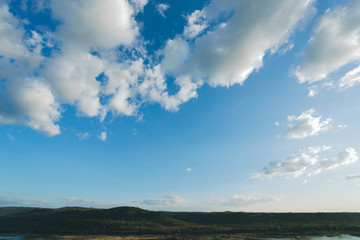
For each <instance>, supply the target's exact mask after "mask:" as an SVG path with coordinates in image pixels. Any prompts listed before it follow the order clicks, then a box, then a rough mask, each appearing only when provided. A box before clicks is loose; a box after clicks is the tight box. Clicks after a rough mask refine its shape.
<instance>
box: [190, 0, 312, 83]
mask: <svg viewBox="0 0 360 240" xmlns="http://www.w3.org/2000/svg"><path fill="white" fill-rule="evenodd" d="M312 3H313V1H308V0H302V1H296V2H292V1H275V2H269V1H257V2H252V1H242V0H240V1H239V0H226V1H224V0H213V1H212V2H211V4H209V5H208V6H206V7H205V8H203V9H202V10H201V12H196V13H193V14H192V15H190V16H189V17H188V19H189V20H190V22H189V26H188V27H187V28H185V35H186V36H189V34H190V36H193V35H196V33H197V31H198V30H202V29H204V28H205V25H204V24H205V23H204V22H201V21H200V23H197V24H196V22H199V20H198V19H199V18H200V19H201V18H206V21H207V22H210V23H211V25H212V26H213V27H212V28H211V29H212V30H211V31H210V30H209V31H207V32H206V33H204V34H202V35H201V36H199V37H197V38H196V39H195V43H194V46H193V49H194V50H193V52H192V54H191V59H190V60H189V64H188V68H189V71H191V72H192V74H194V75H195V76H197V77H198V78H203V79H207V82H208V83H209V84H210V85H211V86H231V85H234V84H243V83H244V81H245V80H246V79H247V78H248V77H249V75H250V74H251V73H253V72H254V71H256V70H258V69H260V68H261V67H262V65H263V57H264V56H265V54H266V52H267V51H270V50H273V52H275V51H276V49H278V48H279V46H281V45H282V44H284V43H286V42H287V40H288V38H289V37H290V35H291V34H292V33H293V32H294V30H295V29H296V27H298V25H299V23H300V21H301V20H303V19H304V18H306V17H307V16H309V15H310V14H311V12H312V11H313V7H312ZM199 15H200V16H199ZM193 18H194V19H195V20H196V21H194V22H195V23H194V22H193V24H192V23H191V21H192V19H193ZM194 24H196V25H197V26H195V25H194ZM191 26H192V27H191ZM195 27H196V28H197V29H198V30H196V31H195V30H194V28H195Z"/></svg>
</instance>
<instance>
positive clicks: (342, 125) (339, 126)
mask: <svg viewBox="0 0 360 240" xmlns="http://www.w3.org/2000/svg"><path fill="white" fill-rule="evenodd" d="M347 127H348V126H347V125H346V124H339V125H338V128H347Z"/></svg>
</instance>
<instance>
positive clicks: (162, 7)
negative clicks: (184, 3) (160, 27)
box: [156, 3, 170, 18]
mask: <svg viewBox="0 0 360 240" xmlns="http://www.w3.org/2000/svg"><path fill="white" fill-rule="evenodd" d="M169 8H170V5H169V4H166V3H159V4H157V5H156V11H157V12H158V13H159V14H160V15H161V16H162V17H163V18H166V16H165V11H166V10H168V9H169Z"/></svg>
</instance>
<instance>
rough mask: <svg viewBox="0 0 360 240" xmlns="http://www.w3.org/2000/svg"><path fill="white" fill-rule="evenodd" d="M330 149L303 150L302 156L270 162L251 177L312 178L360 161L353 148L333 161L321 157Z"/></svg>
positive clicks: (310, 148)
mask: <svg viewBox="0 0 360 240" xmlns="http://www.w3.org/2000/svg"><path fill="white" fill-rule="evenodd" d="M330 149H331V147H329V146H321V147H309V148H306V149H302V150H300V151H299V152H300V155H292V156H290V157H289V158H288V159H286V160H283V161H277V162H270V163H269V164H268V165H267V166H266V167H264V168H263V169H262V171H261V172H260V173H257V174H253V175H250V176H249V177H250V178H263V177H269V178H271V177H274V176H282V177H298V176H300V175H304V174H308V175H309V176H311V175H312V174H318V173H320V172H322V171H324V170H329V169H334V168H337V167H339V166H343V165H348V164H351V163H354V162H356V161H357V160H358V154H357V152H356V151H355V149H353V148H347V149H345V150H344V151H343V152H340V153H339V154H338V155H337V156H336V157H333V158H332V159H331V160H329V159H327V158H323V157H322V158H321V157H320V154H322V153H323V152H324V151H327V150H330Z"/></svg>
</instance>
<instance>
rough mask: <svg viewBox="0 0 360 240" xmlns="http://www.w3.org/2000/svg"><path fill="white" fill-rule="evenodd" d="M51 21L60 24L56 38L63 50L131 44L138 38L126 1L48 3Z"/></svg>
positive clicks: (68, 0)
mask: <svg viewBox="0 0 360 240" xmlns="http://www.w3.org/2000/svg"><path fill="white" fill-rule="evenodd" d="M51 9H52V11H53V15H54V17H55V18H57V19H59V20H61V21H62V22H63V24H62V25H60V26H59V29H58V32H57V33H56V36H57V38H58V39H59V40H61V41H62V42H63V44H64V51H68V50H69V51H79V50H82V49H87V48H89V47H104V48H113V47H116V46H118V45H120V44H125V45H126V44H131V43H132V42H133V41H134V39H135V37H136V36H137V35H138V27H137V24H136V22H135V19H134V10H133V8H132V7H131V5H130V4H129V2H128V1H126V0H104V1H97V0H88V1H80V0H75V1H73V0H64V1H52V4H51Z"/></svg>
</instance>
